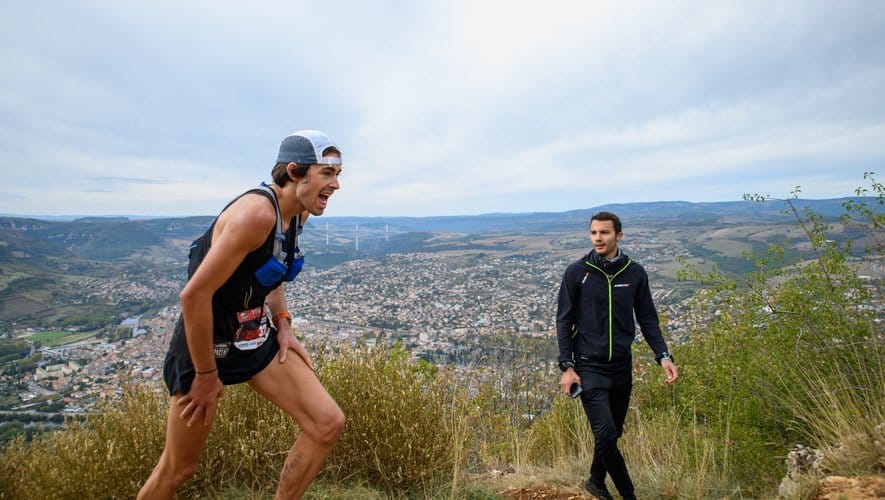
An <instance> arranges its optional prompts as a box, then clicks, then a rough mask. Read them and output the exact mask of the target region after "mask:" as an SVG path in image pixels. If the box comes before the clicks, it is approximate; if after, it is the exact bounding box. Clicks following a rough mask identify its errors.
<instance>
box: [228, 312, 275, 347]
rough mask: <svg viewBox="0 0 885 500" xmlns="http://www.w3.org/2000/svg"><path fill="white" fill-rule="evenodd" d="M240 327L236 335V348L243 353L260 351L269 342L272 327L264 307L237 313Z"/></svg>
mask: <svg viewBox="0 0 885 500" xmlns="http://www.w3.org/2000/svg"><path fill="white" fill-rule="evenodd" d="M237 321H239V323H240V327H239V328H238V329H237V331H236V333H234V346H235V347H236V348H237V349H239V350H241V351H251V350H253V349H258V348H259V347H261V345H262V344H264V342H265V341H266V340H267V335H268V334H269V333H270V325H269V323H268V321H267V315H266V314H264V306H259V307H256V308H254V309H248V310H245V311H240V312H238V313H237Z"/></svg>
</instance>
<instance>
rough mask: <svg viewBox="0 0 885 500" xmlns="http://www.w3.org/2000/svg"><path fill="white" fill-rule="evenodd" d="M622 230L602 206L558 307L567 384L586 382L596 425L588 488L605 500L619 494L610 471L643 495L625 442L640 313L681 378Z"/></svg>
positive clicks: (626, 492)
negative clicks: (621, 444) (622, 244)
mask: <svg viewBox="0 0 885 500" xmlns="http://www.w3.org/2000/svg"><path fill="white" fill-rule="evenodd" d="M622 236H623V233H621V220H620V219H619V218H618V216H617V215H615V214H613V213H611V212H599V213H597V214H596V215H594V216H593V217H591V218H590V240H591V242H592V243H593V250H592V251H591V252H590V253H588V254H587V255H585V256H584V257H583V258H581V259H580V260H578V261H576V262H573V263H572V264H570V265H569V266H568V267H567V268H566V270H565V273H564V275H563V277H562V284H561V285H560V288H559V300H558V306H557V312H556V336H557V340H558V342H559V368H560V370H562V378H561V379H560V380H559V386H560V387H561V388H562V390H563V392H565V393H566V394H569V393H570V392H571V391H572V387H573V385H575V384H577V386H579V387H581V388H582V389H583V391H582V392H581V393H580V397H581V404H582V405H583V406H584V412H585V413H586V414H587V419H588V420H589V421H590V428H591V429H592V430H593V440H594V447H593V462H592V464H591V466H590V477H589V478H587V479H586V480H585V481H584V488H585V489H586V490H587V491H589V492H590V493H591V494H592V495H594V496H596V497H598V498H601V499H603V500H608V499H611V498H612V496H611V494H610V493H609V492H608V489H607V488H606V486H605V475H606V473H608V474H609V475H611V478H612V482H614V484H615V486H616V487H617V489H618V493H620V495H621V497H622V498H624V499H634V498H636V495H635V494H634V492H633V482H632V481H630V474H629V473H628V472H627V465H626V464H625V463H624V457H623V456H622V455H621V452H620V450H619V449H618V438H619V437H620V436H621V434H622V433H623V430H624V419H625V417H626V416H627V408H628V407H629V405H630V391H631V390H632V388H633V375H632V369H633V362H632V354H631V345H632V344H633V340H634V338H635V337H636V325H635V323H634V320H633V314H634V312H635V314H636V320H637V321H638V322H639V326H640V327H641V329H642V335H643V336H644V337H645V340H646V341H647V342H648V345H649V347H651V349H652V350H653V351H654V353H655V360H657V362H658V363H659V364H660V365H661V368H663V369H664V374H665V376H666V378H665V380H664V382H665V383H667V384H672V383H673V382H676V380H677V379H678V378H679V371H678V370H677V368H676V365H675V364H674V363H673V357H672V356H671V355H670V353H669V351H668V350H667V344H666V342H665V341H664V337H663V335H662V334H661V328H660V326H659V325H658V313H657V310H656V309H655V305H654V302H653V301H652V296H651V291H650V290H649V286H648V274H646V272H645V269H644V268H643V267H642V266H641V265H639V264H637V263H636V262H633V261H632V260H630V258H629V257H628V256H627V255H625V254H624V253H623V252H622V251H621V249H620V248H619V247H618V242H619V241H620V240H621V237H622Z"/></svg>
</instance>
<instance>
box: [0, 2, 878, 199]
mask: <svg viewBox="0 0 885 500" xmlns="http://www.w3.org/2000/svg"><path fill="white" fill-rule="evenodd" d="M38 20H39V21H40V22H36V21H38ZM883 21H885V12H883V9H881V8H879V7H878V3H877V2H874V1H858V2H844V3H839V4H833V3H830V2H785V3H778V4H771V3H767V2H733V3H721V2H714V3H696V2H666V3H664V2H651V1H647V2H631V3H618V2H586V1H562V2H554V3H552V4H545V5H543V6H539V5H538V4H537V3H528V2H513V1H509V2H505V1H490V2H469V1H466V0H464V1H453V2H427V3H422V2H419V3H402V4H400V5H398V6H397V8H388V9H379V8H377V5H372V4H370V3H363V2H352V1H343V0H342V1H332V2H324V3H314V2H261V3H257V4H243V3H241V2H228V1H222V2H207V1H188V2H174V3H173V2H171V1H160V2H126V3H103V2H86V1H81V2H74V3H70V4H65V5H63V6H58V7H56V8H55V9H52V10H48V9H46V8H45V7H43V6H41V5H39V3H38V4H33V3H31V4H29V3H23V4H13V5H10V6H7V7H4V10H3V12H2V13H0V56H3V57H4V61H5V62H6V63H7V66H6V67H7V73H6V75H4V76H5V79H4V80H3V81H0V132H2V134H0V135H2V136H3V137H0V169H2V171H3V172H4V173H5V174H7V178H8V179H9V181H8V185H4V187H3V188H0V190H4V191H5V193H4V194H3V197H2V199H0V212H19V213H21V212H23V211H27V210H36V209H38V206H39V205H40V204H39V203H37V201H36V200H40V201H41V202H42V204H43V205H44V206H43V208H45V209H47V210H50V211H51V212H56V213H58V212H62V211H63V210H62V209H68V208H69V207H72V206H76V207H78V208H80V209H82V210H84V211H85V212H88V211H89V210H96V211H101V212H103V213H134V212H137V211H145V212H146V213H157V210H159V209H161V208H162V209H163V210H176V209H177V210H182V213H183V214H186V213H189V212H187V211H192V212H190V213H211V212H213V211H215V210H217V208H218V207H219V206H221V205H223V204H224V203H225V202H226V201H227V200H228V199H230V198H231V197H232V196H234V195H236V194H237V193H239V192H240V191H242V190H244V189H245V188H247V187H249V186H250V185H253V184H254V183H256V182H257V181H259V180H261V179H267V177H268V172H269V170H270V167H271V164H272V161H273V157H274V156H275V149H276V147H277V145H278V144H279V140H280V139H281V138H282V137H283V136H284V135H286V134H288V133H290V132H292V131H294V130H297V129H299V128H308V127H310V128H319V129H323V130H326V131H327V132H329V133H330V135H331V136H332V137H333V138H334V139H336V140H337V141H338V142H339V143H340V145H341V146H342V149H343V152H344V158H345V172H344V176H343V177H342V186H343V189H342V190H341V191H340V192H339V193H338V194H336V196H335V198H334V199H333V201H332V203H331V204H330V209H329V210H328V211H327V213H328V214H330V215H350V214H363V215H373V214H388V215H395V214H409V215H412V214H414V215H429V214H436V215H439V214H447V213H477V212H488V211H536V210H551V209H568V208H574V207H579V206H584V205H586V203H588V201H585V200H586V198H585V197H583V195H584V193H585V192H586V190H585V186H584V185H583V183H584V182H585V180H587V179H592V183H593V189H594V195H593V197H592V199H593V200H596V199H600V200H602V199H607V200H609V201H643V200H647V199H670V198H671V197H679V198H683V199H685V198H690V197H691V196H695V198H697V197H698V196H700V195H699V194H698V193H705V194H707V195H708V196H728V197H730V198H729V199H733V194H732V193H733V189H738V188H739V187H738V186H739V184H741V183H742V182H743V181H746V182H748V183H752V182H756V183H761V184H762V185H763V186H767V185H772V184H776V183H779V182H781V179H783V182H787V185H790V183H792V182H793V181H794V180H799V181H800V182H798V183H799V184H802V182H801V180H802V179H801V178H802V177H803V176H804V177H805V178H807V179H809V182H814V183H816V184H817V185H819V186H820V189H819V191H815V190H814V189H813V188H809V189H808V190H807V191H805V192H806V193H808V194H810V193H813V192H827V193H829V192H832V187H833V186H837V185H841V184H839V183H838V182H834V181H833V178H832V176H831V175H830V174H829V172H832V171H834V170H837V169H839V168H842V169H844V170H846V171H850V172H862V170H863V169H869V168H870V167H871V166H875V165H876V164H878V163H881V162H882V159H883V156H885V151H883V148H882V146H880V145H879V142H881V141H878V140H877V139H878V137H879V136H881V133H882V130H883V117H885V101H882V99H881V97H880V96H881V95H882V94H883V91H885V56H883V53H882V52H881V50H880V49H881V47H882V46H883V42H885V34H883V32H882V30H881V26H882V24H883ZM56 170H59V171H60V172H62V175H55V176H52V175H50V176H47V174H46V173H47V172H55V171H56ZM741 173H744V174H745V177H746V179H739V176H740V175H741ZM762 173H765V174H766V175H767V176H768V178H766V180H765V181H760V180H759V179H758V178H757V177H758V176H759V175H761V174H762ZM793 176H795V177H798V179H796V178H795V177H793ZM99 178H104V179H116V181H113V182H110V185H112V186H113V189H114V190H115V191H113V192H110V193H106V192H101V193H99V192H97V191H96V190H97V189H99V188H98V187H97V186H96V184H97V181H96V179H99ZM58 179H66V182H65V184H64V186H65V188H64V189H62V188H60V186H62V184H61V182H60V181H59V180H58ZM123 179H127V181H126V182H123ZM137 179H141V180H143V181H144V182H147V184H144V185H141V186H140V187H139V189H135V190H133V189H132V187H133V185H135V183H134V182H133V180H137ZM858 181H859V178H858V179H852V185H853V184H856V183H857V182H858ZM717 183H720V184H721V183H725V184H727V185H725V186H722V185H719V184H717ZM40 184H44V185H45V188H48V189H50V190H54V189H59V191H58V192H55V191H53V195H54V196H56V195H57V196H59V197H62V198H63V199H65V200H67V201H66V203H65V204H64V206H61V205H60V206H59V209H56V208H54V207H52V206H45V205H46V204H47V203H51V202H47V200H46V198H45V196H44V195H45V194H46V191H41V190H40V189H39V188H36V187H35V186H37V185H40ZM183 186H199V187H198V188H196V189H197V190H199V192H193V193H191V195H190V196H188V197H186V198H179V197H181V196H183V195H184V193H185V192H187V190H186V189H184V188H183ZM662 186H666V187H667V189H665V190H663V189H661V187H662ZM790 187H792V186H790ZM76 190H81V193H80V194H78V193H77V192H75V191H76ZM63 191H69V192H68V193H63ZM597 193H604V195H600V194H597ZM845 194H851V192H846V193H845ZM738 196H739V195H738ZM649 197H651V198H649ZM62 198H59V199H62ZM24 200H35V201H34V202H33V205H29V204H27V203H26V202H25V201H24ZM152 201H153V202H154V203H157V205H156V206H157V210H151V207H152V205H151V202H152ZM114 203H119V204H121V206H119V207H118V208H117V209H115V210H110V211H107V212H105V211H103V210H100V207H107V206H113V204H114ZM199 207H203V208H202V209H200V208H199ZM186 210H187V211H186ZM85 212H84V213H85Z"/></svg>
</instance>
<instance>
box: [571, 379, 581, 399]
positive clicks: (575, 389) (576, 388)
mask: <svg viewBox="0 0 885 500" xmlns="http://www.w3.org/2000/svg"><path fill="white" fill-rule="evenodd" d="M583 390H584V389H583V388H582V387H581V384H579V383H577V382H575V383H574V384H572V386H571V387H570V388H569V390H568V397H570V398H572V399H574V398H576V397H578V396H579V395H580V394H581V391H583Z"/></svg>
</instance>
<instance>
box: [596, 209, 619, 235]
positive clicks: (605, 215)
mask: <svg viewBox="0 0 885 500" xmlns="http://www.w3.org/2000/svg"><path fill="white" fill-rule="evenodd" d="M595 220H610V221H612V222H613V223H614V225H615V232H616V233H620V232H621V218H620V217H618V216H617V215H615V214H613V213H611V212H605V211H602V212H597V213H595V214H593V217H590V224H593V221H595Z"/></svg>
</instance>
